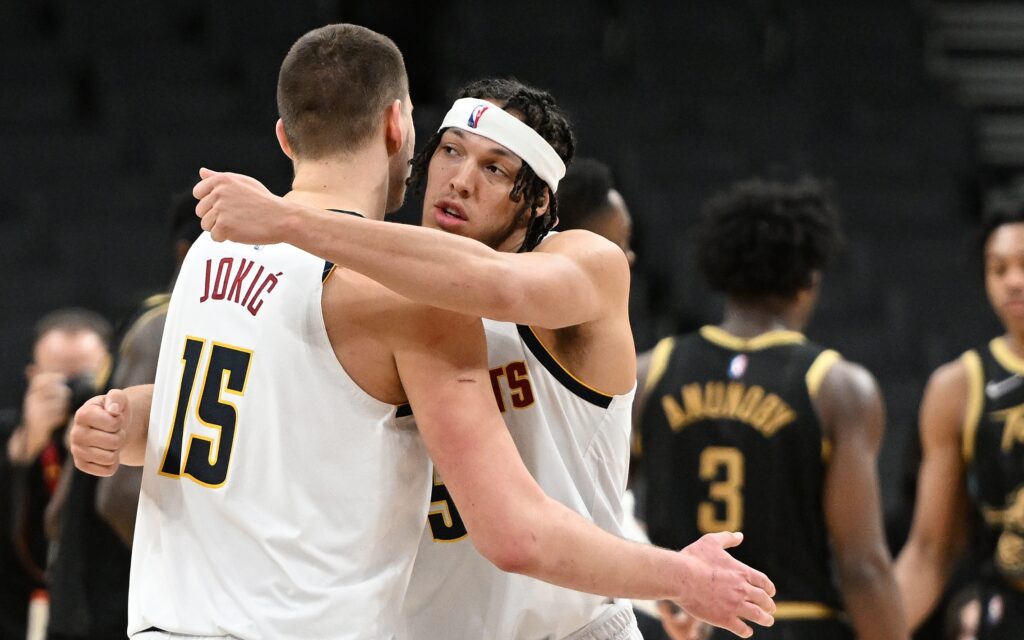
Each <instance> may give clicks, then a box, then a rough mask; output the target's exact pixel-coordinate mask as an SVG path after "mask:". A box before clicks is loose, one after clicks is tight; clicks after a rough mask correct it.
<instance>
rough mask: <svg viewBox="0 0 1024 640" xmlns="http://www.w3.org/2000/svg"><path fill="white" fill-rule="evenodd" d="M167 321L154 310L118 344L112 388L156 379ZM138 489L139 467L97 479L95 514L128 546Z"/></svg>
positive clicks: (121, 468)
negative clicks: (118, 355)
mask: <svg viewBox="0 0 1024 640" xmlns="http://www.w3.org/2000/svg"><path fill="white" fill-rule="evenodd" d="M166 318H167V315H166V309H154V310H153V312H151V313H147V314H145V315H143V316H142V317H141V318H140V319H139V320H137V321H136V323H135V324H134V325H133V326H132V328H131V329H130V330H129V331H128V332H127V334H126V335H125V338H124V340H123V341H122V343H121V357H120V359H119V362H118V365H117V370H116V371H114V375H113V378H112V379H111V384H112V385H113V386H114V387H115V388H120V389H123V388H125V387H129V386H132V385H138V384H149V383H152V382H153V380H154V379H156V365H157V360H158V358H159V355H160V338H161V337H162V336H163V329H164V321H165V320H166ZM146 414H147V415H148V411H147V412H146ZM141 487H142V468H141V467H130V466H122V467H119V468H118V470H117V472H116V473H114V475H112V476H109V477H106V478H100V480H99V481H98V482H97V484H96V512H97V513H99V515H100V517H101V518H103V519H104V520H105V521H106V522H107V524H109V525H110V527H111V528H112V529H113V530H114V531H115V532H116V533H117V535H118V536H119V537H120V538H121V540H122V541H123V542H124V543H125V544H127V545H129V546H130V545H131V543H132V538H133V537H134V535H135V514H136V513H137V512H138V506H139V490H140V489H141Z"/></svg>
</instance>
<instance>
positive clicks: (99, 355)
mask: <svg viewBox="0 0 1024 640" xmlns="http://www.w3.org/2000/svg"><path fill="white" fill-rule="evenodd" d="M33 333H34V336H35V339H34V341H33V344H32V362H31V363H30V364H29V365H28V366H27V367H25V378H26V379H27V381H28V390H27V391H26V392H25V396H24V399H23V401H22V404H21V407H20V411H19V410H8V411H6V412H4V418H3V422H4V423H6V426H7V429H6V431H4V432H3V433H2V435H3V437H4V440H3V444H4V456H3V458H4V461H3V463H0V575H2V576H3V579H2V580H0V599H2V600H0V603H2V607H0V632H2V633H0V637H3V638H23V637H25V633H26V631H25V625H26V621H27V612H28V607H29V599H30V597H31V595H32V593H33V591H36V590H42V589H45V587H46V579H45V568H46V556H47V546H48V545H47V533H48V532H47V531H46V530H45V529H46V526H45V520H46V518H45V512H46V509H47V505H48V504H49V503H50V502H51V499H52V497H53V496H54V495H55V494H56V493H57V492H58V489H59V486H60V476H61V465H62V463H63V460H64V459H65V458H66V457H67V452H66V450H65V449H64V443H63V433H64V428H65V427H66V426H67V424H68V421H69V420H70V418H71V416H72V415H73V414H74V411H75V409H76V408H77V406H78V405H77V404H76V403H80V402H84V401H85V400H87V399H88V398H89V397H91V396H92V395H93V393H94V392H95V389H96V387H97V386H98V385H102V384H103V382H104V380H105V378H106V376H107V374H108V372H109V368H110V356H109V351H108V343H109V340H110V334H111V329H110V325H109V324H108V323H107V321H106V320H104V319H103V318H102V317H101V316H99V315H98V314H96V313H95V312H92V311H88V310H85V309H78V308H67V309H58V310H56V311H52V312H50V313H48V314H46V315H45V316H43V317H42V318H40V319H39V321H38V322H37V323H36V325H35V327H34V330H33Z"/></svg>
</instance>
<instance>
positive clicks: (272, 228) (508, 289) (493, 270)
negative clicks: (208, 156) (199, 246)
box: [193, 170, 629, 329]
mask: <svg viewBox="0 0 1024 640" xmlns="http://www.w3.org/2000/svg"><path fill="white" fill-rule="evenodd" d="M201 175H204V176H208V177H205V179H204V180H203V182H201V183H200V184H199V185H197V186H196V188H195V190H194V191H193V193H194V194H195V195H196V196H197V197H201V198H202V201H201V202H200V204H199V206H198V207H197V211H198V212H200V214H201V215H203V228H205V229H207V230H209V231H210V232H211V233H212V234H213V237H214V239H216V240H225V239H229V240H235V241H238V242H250V243H254V244H269V243H273V242H287V243H288V244H291V245H294V246H296V247H298V248H300V249H302V250H304V251H307V252H309V253H312V254H314V255H317V256H320V257H322V258H325V259H327V260H330V261H332V262H334V263H336V264H338V265H341V266H345V267H348V268H350V269H352V270H353V271H357V272H359V273H362V274H363V275H366V276H367V277H369V278H372V279H374V280H376V281H377V282H380V283H381V284H383V285H384V286H386V287H388V288H389V289H391V290H392V291H395V292H397V293H400V294H402V295H403V296H405V297H407V298H409V299H410V300H415V301H417V302H422V303H425V304H430V305H433V306H437V307H441V308H444V309H449V310H452V311H458V312H461V313H466V314H469V315H473V316H478V317H484V318H490V319H492V320H503V321H508V322H515V323H518V324H527V325H531V326H537V327H543V328H547V329H561V328H564V327H570V326H575V325H579V324H583V323H585V322H589V321H591V320H594V319H597V318H599V317H601V316H602V314H603V313H604V312H605V311H606V310H607V309H608V308H610V305H611V304H612V303H613V302H616V303H617V302H621V301H624V300H625V297H626V295H628V290H629V265H628V263H627V261H626V257H625V255H624V254H623V253H622V250H621V249H619V248H618V247H617V246H615V245H614V244H612V243H611V242H608V241H607V240H605V239H604V238H601V237H600V236H597V235H595V234H592V233H590V232H587V231H579V230H576V231H571V232H565V233H562V234H559V235H558V236H556V237H553V238H551V239H549V240H547V241H546V242H545V243H544V244H543V246H542V247H541V248H540V249H539V250H535V251H531V252H529V253H506V252H499V251H495V250H493V249H491V248H490V247H488V246H486V245H484V244H483V243H480V242H477V241H476V240H472V239H469V238H464V237H461V236H458V235H455V234H451V233H445V232H443V231H438V230H435V229H427V228H423V227H414V226H409V225H396V224H392V223H388V222H380V221H376V220H366V219H362V218H358V217H355V216H344V215H338V214H336V213H332V212H329V211H323V210H320V209H315V208H311V207H306V206H303V205H299V204H296V203H294V202H291V201H288V200H285V199H282V198H278V197H276V196H274V195H273V194H271V193H270V192H268V191H266V189H265V188H264V187H263V185H261V184H259V183H258V182H256V181H255V180H252V179H251V178H246V177H244V176H238V175H236V174H227V173H213V172H209V173H207V172H205V170H204V172H201Z"/></svg>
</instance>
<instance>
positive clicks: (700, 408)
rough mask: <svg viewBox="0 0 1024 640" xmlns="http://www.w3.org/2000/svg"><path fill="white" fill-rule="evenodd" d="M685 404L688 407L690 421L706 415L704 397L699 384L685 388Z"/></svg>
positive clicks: (687, 413) (687, 412)
mask: <svg viewBox="0 0 1024 640" xmlns="http://www.w3.org/2000/svg"><path fill="white" fill-rule="evenodd" d="M683 404H684V405H686V415H687V416H688V417H689V419H690V421H693V420H697V419H699V418H700V417H701V416H702V415H704V397H703V394H702V393H701V388H700V385H699V384H688V385H686V386H685V387H683Z"/></svg>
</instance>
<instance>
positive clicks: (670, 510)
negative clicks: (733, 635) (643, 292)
mask: <svg viewBox="0 0 1024 640" xmlns="http://www.w3.org/2000/svg"><path fill="white" fill-rule="evenodd" d="M838 360H839V354H838V353H836V352H835V351H830V350H825V349H823V348H821V347H819V346H817V345H814V344H812V343H810V342H808V341H807V339H806V338H805V337H804V336H803V335H802V334H800V333H797V332H793V331H772V332H769V333H765V334H762V335H760V336H757V337H755V338H752V339H749V340H748V339H741V338H738V337H736V336H733V335H731V334H729V333H727V332H726V331H724V330H722V329H721V328H718V327H712V326H707V327H704V328H702V329H701V330H700V331H699V332H698V333H694V334H690V335H687V336H683V337H680V338H667V339H665V340H663V341H661V342H660V343H659V344H658V346H657V347H656V348H655V352H654V356H653V358H652V365H651V370H650V374H649V375H648V378H647V380H646V385H645V387H646V390H647V398H648V399H647V403H646V406H645V408H644V409H643V414H642V422H641V432H642V433H641V454H642V458H643V461H644V462H643V473H644V475H645V477H646V480H647V498H646V505H647V511H646V513H647V527H648V534H649V535H650V538H651V541H652V542H654V543H655V544H657V545H661V546H664V547H668V548H673V549H678V548H681V547H683V546H686V545H687V544H690V543H692V542H693V541H695V540H697V539H698V538H699V537H700V536H701V535H703V534H706V533H713V532H717V531H742V532H743V534H744V541H743V544H741V545H740V546H739V547H737V548H735V549H731V550H730V553H732V554H733V555H734V556H735V557H736V558H737V559H738V560H740V561H741V562H744V563H746V564H748V565H750V566H752V567H754V568H756V569H759V570H761V571H763V572H764V573H766V574H767V575H768V576H769V577H770V578H771V579H772V581H773V582H774V583H775V585H776V587H777V589H778V594H777V596H776V602H777V604H778V615H777V616H776V617H777V620H778V621H779V622H777V623H776V627H777V629H776V631H774V632H770V631H767V630H765V631H762V630H760V629H758V633H757V634H755V637H759V638H760V637H765V638H767V637H780V638H781V637H787V638H788V637H793V638H795V637H801V638H803V637H807V638H810V637H814V638H839V637H848V633H849V631H848V629H847V628H846V627H845V625H842V624H840V623H838V622H837V620H838V618H839V616H840V614H839V609H840V598H839V593H838V591H837V589H836V587H835V581H834V579H833V578H834V576H833V572H832V564H831V553H830V547H829V539H828V534H827V530H826V527H825V517H824V512H823V485H824V474H825V469H826V464H827V458H828V455H829V442H828V440H827V439H826V438H825V437H824V434H823V432H822V428H821V426H820V424H819V422H818V418H817V415H816V413H815V410H814V407H813V406H812V398H813V397H814V395H815V393H816V392H817V389H818V387H819V386H820V384H821V381H822V380H823V379H824V377H825V374H826V373H827V372H828V370H829V369H830V367H831V366H832V365H833V364H835V362H836V361H838ZM787 620H792V621H798V622H794V624H797V625H803V626H806V627H807V633H803V632H800V633H798V634H796V635H794V634H793V633H792V627H791V628H790V631H789V632H787V634H784V635H777V634H779V633H781V629H778V627H780V626H781V627H786V626H789V625H788V623H786V622H784V621H787ZM829 621H831V622H829ZM823 624H824V625H825V626H822V625H823ZM808 625H810V626H808ZM772 634H775V635H772Z"/></svg>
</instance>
